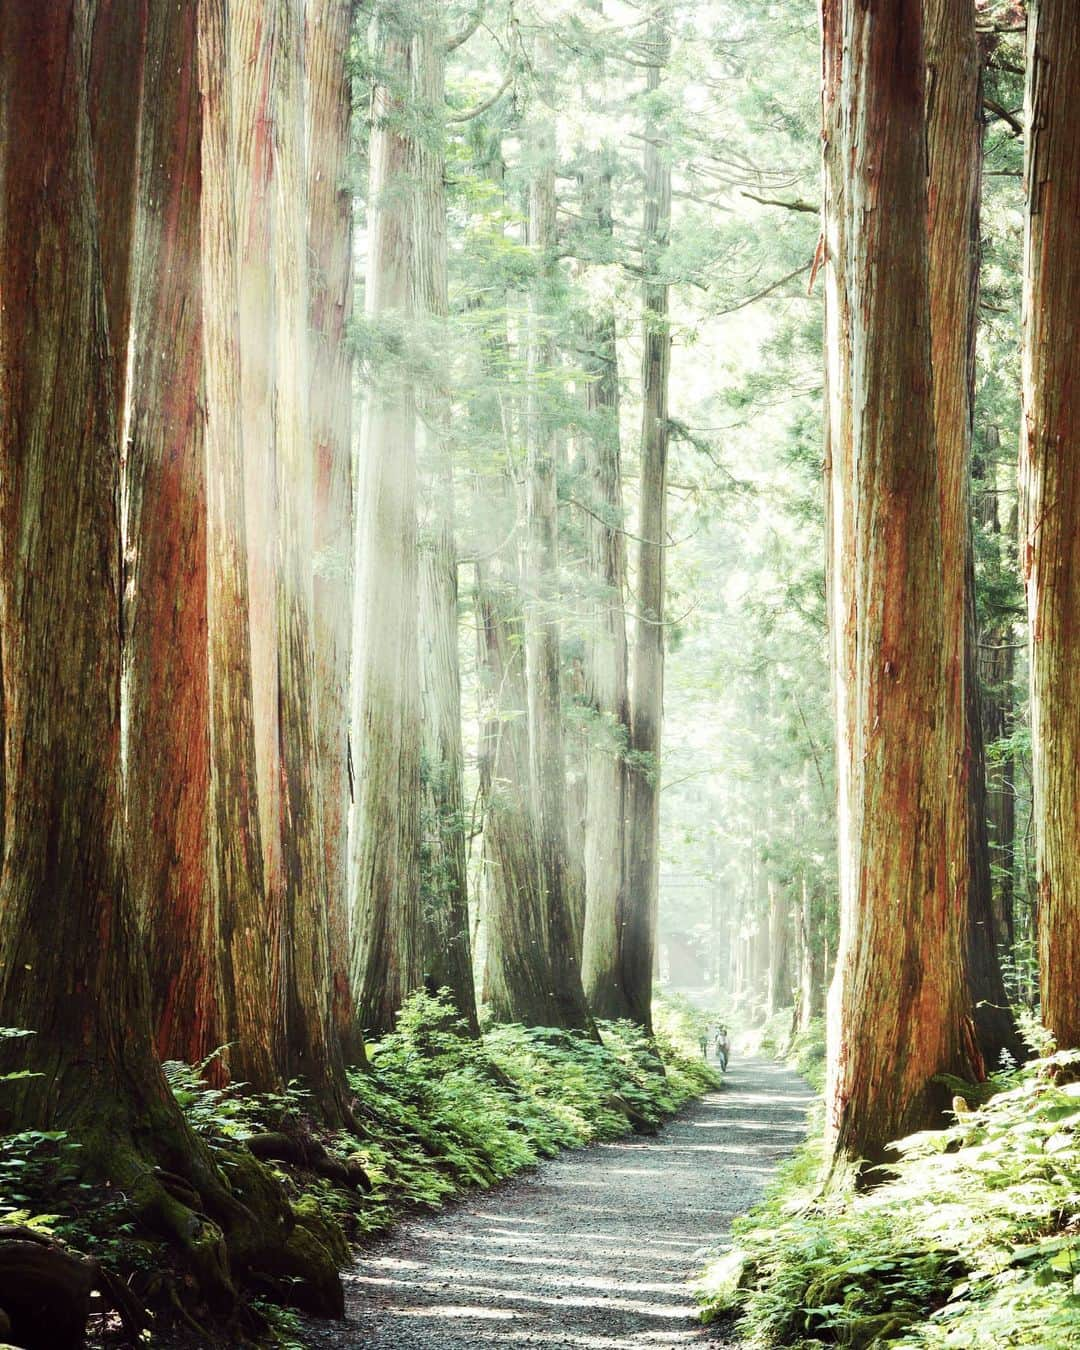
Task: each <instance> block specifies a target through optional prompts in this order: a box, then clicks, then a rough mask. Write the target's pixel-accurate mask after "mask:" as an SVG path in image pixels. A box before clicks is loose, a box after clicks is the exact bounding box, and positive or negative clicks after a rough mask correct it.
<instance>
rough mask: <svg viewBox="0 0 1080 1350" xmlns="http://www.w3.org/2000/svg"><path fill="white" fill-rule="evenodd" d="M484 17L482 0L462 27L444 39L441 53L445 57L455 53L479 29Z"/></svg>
mask: <svg viewBox="0 0 1080 1350" xmlns="http://www.w3.org/2000/svg"><path fill="white" fill-rule="evenodd" d="M483 17H484V0H479V3H478V4H477V6H476V8H475V9H474V10H473V12H472V14H470V15H469V17H468V18H467V19H466V20H465V23H464V25H463V26H462V27H461V28H459V29H458V31H457V32H456V33H455V34H454V35H453V36H452V37H448V38H447V39H446V44H445V46H444V47H443V51H444V52H446V54H447V56H449V55H450V53H451V52H456V51H457V49H458V48H459V47H463V46H464V45H465V43H466V42H468V40H469V39H470V38H471V37H472V35H473V34H474V33H475V32H476V30H477V29H478V28H479V27H480V21H481V19H482V18H483Z"/></svg>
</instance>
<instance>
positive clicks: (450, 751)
mask: <svg viewBox="0 0 1080 1350" xmlns="http://www.w3.org/2000/svg"><path fill="white" fill-rule="evenodd" d="M443 8H444V6H443V3H442V0H434V3H433V4H432V5H431V7H430V10H429V12H428V14H427V15H426V16H425V21H424V22H423V23H422V24H421V25H420V26H419V28H418V30H417V32H416V33H415V34H414V36H413V40H412V77H413V116H414V118H415V119H416V124H417V125H416V130H415V132H414V134H413V135H412V137H411V139H410V155H411V161H412V167H411V178H412V182H413V190H414V197H413V205H414V231H413V257H412V282H411V284H412V303H413V311H414V315H415V317H416V320H417V322H418V324H419V326H420V332H421V336H423V332H424V327H425V326H426V328H427V338H428V347H429V350H430V352H431V356H432V368H433V369H440V370H441V369H444V362H445V359H446V357H447V356H448V355H449V353H448V352H447V350H446V348H445V343H446V337H447V334H446V320H447V316H448V313H449V296H448V285H449V283H448V278H447V253H446V187H445V178H446V151H445V144H444V142H445V135H446V131H445V126H446V123H445V118H446V108H445V102H446V50H445V41H446V35H445V22H444V14H443ZM418 412H419V419H420V420H419V432H420V440H421V446H422V453H421V454H420V456H419V459H420V463H419V496H420V513H421V521H420V530H419V539H418V543H419V549H420V557H419V576H418V585H419V637H420V655H419V662H420V672H419V673H420V718H421V759H422V766H423V769H422V799H421V836H422V837H421V868H420V885H421V907H422V915H421V919H422V929H421V958H420V964H421V966H422V968H423V971H424V973H425V974H426V975H428V976H429V977H430V978H431V980H432V981H433V982H434V984H435V986H436V988H443V987H446V988H449V989H450V990H451V991H452V993H453V996H454V1003H455V1006H456V1007H457V1009H458V1012H459V1013H460V1014H461V1016H462V1017H463V1018H464V1019H465V1021H466V1022H467V1024H468V1026H469V1029H470V1031H472V1032H473V1034H478V1033H479V1023H478V1021H477V1016H476V993H475V990H474V987H473V972H472V951H471V944H470V941H469V902H468V871H467V847H466V838H465V834H466V817H465V794H464V786H463V777H462V775H463V766H464V759H465V756H464V749H463V746H462V738H461V674H460V671H459V668H458V570H457V556H456V548H455V541H454V520H455V512H454V470H453V462H452V459H451V453H452V452H451V447H450V444H449V433H450V426H449V413H450V406H449V393H448V390H447V389H446V388H445V387H444V386H443V385H442V383H441V380H440V378H439V377H438V376H436V377H434V378H432V379H429V380H428V381H426V382H425V384H424V385H423V386H422V387H421V389H420V390H419V401H418Z"/></svg>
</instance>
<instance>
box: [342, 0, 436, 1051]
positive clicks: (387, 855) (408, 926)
mask: <svg viewBox="0 0 1080 1350" xmlns="http://www.w3.org/2000/svg"><path fill="white" fill-rule="evenodd" d="M378 31H379V33H380V55H381V58H382V64H383V68H384V69H385V70H386V71H387V80H388V83H386V84H382V85H379V86H378V87H377V88H376V90H375V96H374V103H373V127H372V133H371V150H370V158H371V207H370V215H369V221H368V278H367V287H366V295H365V304H366V310H367V315H368V317H369V319H372V320H381V321H383V322H399V323H400V322H402V321H403V320H404V319H405V318H406V317H407V316H408V315H409V311H410V297H409V274H408V268H409V251H410V246H411V245H410V233H409V232H410V228H411V219H412V203H411V197H412V185H411V183H410V179H409V171H410V163H409V138H408V136H407V135H406V133H405V130H404V128H403V126H402V117H403V108H404V99H405V97H406V95H407V93H408V90H409V84H410V65H411V62H410V41H411V34H410V33H409V32H408V31H405V30H404V27H403V21H402V19H401V17H400V16H394V15H393V14H390V13H389V12H386V13H385V14H384V16H383V19H382V21H381V24H380V27H379V30H378ZM360 458H361V465H360V481H359V491H358V498H357V501H358V512H357V529H356V568H355V577H356V600H355V627H354V630H353V652H354V665H353V682H354V689H353V697H354V721H353V727H354V730H353V752H354V758H355V761H356V803H355V807H354V814H353V844H352V848H353V877H352V885H353V888H354V910H353V945H352V963H353V966H352V968H353V990H354V993H355V994H356V997H357V999H358V1001H359V1006H360V1017H361V1022H362V1024H363V1026H365V1027H367V1028H370V1029H371V1030H372V1031H374V1032H376V1033H382V1032H386V1031H390V1030H391V1029H392V1028H393V1026H394V1017H395V1014H396V1013H397V1010H398V1009H399V1008H400V1007H401V1005H402V1003H403V1002H404V1001H405V999H406V998H407V997H408V995H409V994H411V993H412V992H413V990H414V989H416V987H417V986H418V985H419V983H420V976H421V973H422V972H421V969H420V949H419V943H418V934H419V931H420V899H419V891H420V886H419V880H420V878H419V870H420V839H419V831H420V732H419V726H420V714H419V701H420V689H419V676H418V670H417V664H418V642H419V638H418V633H417V562H416V555H417V548H416V425H415V400H414V396H413V391H412V387H411V384H410V383H409V377H408V375H407V374H406V372H404V371H402V370H396V369H395V370H389V371H387V370H384V371H383V372H381V373H380V376H379V382H378V383H377V385H376V386H375V387H374V388H372V389H370V390H369V391H368V396H367V400H366V402H365V405H364V414H363V421H362V424H361V430H360Z"/></svg>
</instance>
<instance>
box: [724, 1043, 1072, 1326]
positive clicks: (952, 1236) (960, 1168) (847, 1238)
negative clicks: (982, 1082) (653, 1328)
mask: <svg viewBox="0 0 1080 1350" xmlns="http://www.w3.org/2000/svg"><path fill="white" fill-rule="evenodd" d="M1078 1068H1080V1055H1077V1054H1075V1053H1069V1054H1058V1055H1054V1056H1050V1057H1048V1058H1044V1059H1042V1060H1040V1061H1037V1062H1035V1063H1034V1064H1032V1065H1030V1066H1028V1067H1027V1068H1025V1069H1024V1070H1023V1071H1011V1072H1006V1073H1003V1074H1000V1075H998V1076H997V1077H996V1079H995V1086H997V1087H998V1088H999V1089H1000V1090H999V1091H998V1092H997V1094H996V1095H995V1096H993V1097H992V1098H991V1099H990V1100H989V1101H987V1103H986V1104H985V1105H984V1106H982V1107H981V1108H979V1109H977V1110H974V1111H964V1112H962V1113H961V1114H960V1115H959V1116H958V1117H957V1119H956V1123H955V1124H954V1125H952V1126H951V1127H949V1128H948V1129H944V1130H936V1131H926V1132H924V1133H922V1134H918V1135H914V1136H912V1137H911V1138H910V1139H907V1140H903V1141H901V1143H900V1144H899V1145H897V1148H898V1151H899V1154H900V1160H899V1162H898V1163H896V1164H895V1177H894V1178H893V1179H892V1180H889V1181H888V1182H886V1183H885V1184H882V1185H881V1186H879V1187H878V1188H876V1189H874V1190H871V1191H868V1192H859V1193H856V1192H855V1191H854V1190H852V1189H850V1188H849V1189H841V1190H832V1191H830V1192H829V1193H827V1194H826V1195H824V1196H822V1195H821V1194H820V1193H819V1191H818V1177H819V1176H820V1165H821V1161H822V1159H821V1144H820V1140H817V1141H812V1142H810V1143H809V1144H807V1145H806V1146H805V1147H804V1149H803V1151H802V1152H801V1154H800V1155H799V1156H798V1157H797V1159H796V1160H795V1161H794V1162H793V1163H792V1164H790V1165H789V1166H788V1167H787V1168H785V1169H783V1170H782V1173H781V1176H780V1178H779V1180H778V1182H777V1184H776V1185H775V1186H774V1187H773V1189H772V1191H771V1192H770V1194H769V1196H768V1198H767V1200H766V1201H765V1203H764V1205H763V1206H762V1207H760V1208H759V1209H758V1210H757V1211H755V1212H754V1213H753V1214H751V1215H750V1216H748V1217H747V1218H746V1219H744V1220H741V1221H738V1222H737V1224H736V1235H737V1239H738V1248H737V1249H736V1250H735V1251H733V1252H729V1253H728V1254H727V1255H726V1256H725V1257H724V1258H722V1259H721V1260H720V1261H718V1262H716V1263H714V1265H713V1266H712V1267H711V1268H710V1270H709V1271H707V1272H706V1275H705V1277H704V1278H703V1280H702V1285H701V1291H700V1292H701V1298H702V1301H703V1304H704V1316H705V1317H706V1319H711V1318H714V1317H717V1316H720V1315H722V1314H725V1313H732V1314H737V1315H738V1317H739V1319H740V1326H741V1329H742V1331H743V1332H744V1334H745V1336H746V1338H747V1343H748V1344H749V1345H751V1346H777V1345H789V1346H802V1347H817V1346H826V1345H844V1346H852V1347H864V1346H865V1347H870V1346H875V1347H876V1346H903V1347H905V1348H906V1350H999V1347H1003V1346H1032V1347H1035V1346H1041V1347H1046V1348H1047V1350H1049V1348H1050V1347H1053V1350H1067V1347H1071V1346H1080V1082H1065V1081H1063V1079H1064V1078H1068V1077H1070V1076H1074V1075H1076V1073H1077V1071H1078Z"/></svg>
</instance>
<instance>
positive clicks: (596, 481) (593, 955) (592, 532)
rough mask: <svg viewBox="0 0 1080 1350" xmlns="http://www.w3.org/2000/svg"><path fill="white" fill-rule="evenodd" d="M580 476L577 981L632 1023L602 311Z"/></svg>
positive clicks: (612, 392) (613, 488)
mask: <svg viewBox="0 0 1080 1350" xmlns="http://www.w3.org/2000/svg"><path fill="white" fill-rule="evenodd" d="M591 197H592V203H591V204H592V207H593V209H594V211H595V214H596V223H597V226H598V227H599V228H600V230H601V231H602V232H603V233H604V234H610V233H611V230H612V214H611V170H610V166H609V165H607V164H606V163H602V164H600V165H599V166H598V172H597V175H596V182H595V186H593V188H592V192H591ZM585 341H586V351H585V369H586V373H587V377H588V379H587V383H586V386H585V399H586V412H587V413H588V416H589V419H590V426H589V433H588V435H587V438H586V468H587V473H588V480H589V486H590V489H591V496H590V503H591V507H592V514H591V515H590V517H589V522H588V536H589V565H590V575H591V576H592V577H593V578H594V580H595V582H596V584H597V587H598V596H599V598H598V599H597V602H596V606H595V614H594V625H593V628H592V631H591V633H590V635H589V639H588V643H587V648H586V666H585V669H586V687H585V696H586V701H587V704H588V706H589V708H590V709H591V710H592V713H593V725H592V726H591V728H590V734H589V742H588V748H587V752H586V754H587V758H586V815H585V935H584V945H583V953H582V977H583V979H584V983H585V993H586V996H587V997H588V1000H589V1007H590V1009H591V1010H592V1012H593V1013H595V1014H596V1016H598V1017H606V1018H620V1017H632V1016H633V1012H634V1009H633V1008H632V1007H631V1004H630V1001H629V999H628V997H627V994H626V988H625V980H624V978H623V972H622V968H621V958H622V955H623V942H622V940H621V935H622V933H623V925H624V923H625V922H626V912H627V909H628V907H630V906H631V905H632V904H633V897H632V896H631V895H630V894H629V892H628V890H627V887H626V881H625V867H626V861H627V859H626V813H627V772H628V771H627V760H626V752H627V750H628V748H629V745H630V698H629V688H628V666H627V643H626V610H625V604H626V536H625V533H624V528H623V500H622V473H621V464H620V447H619V364H618V349H617V346H616V332H615V313H614V307H613V306H612V305H605V306H604V308H603V309H602V310H601V312H600V313H599V314H598V315H596V316H595V318H594V319H593V321H592V322H591V324H590V325H589V327H588V329H587V331H586V334H585Z"/></svg>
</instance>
